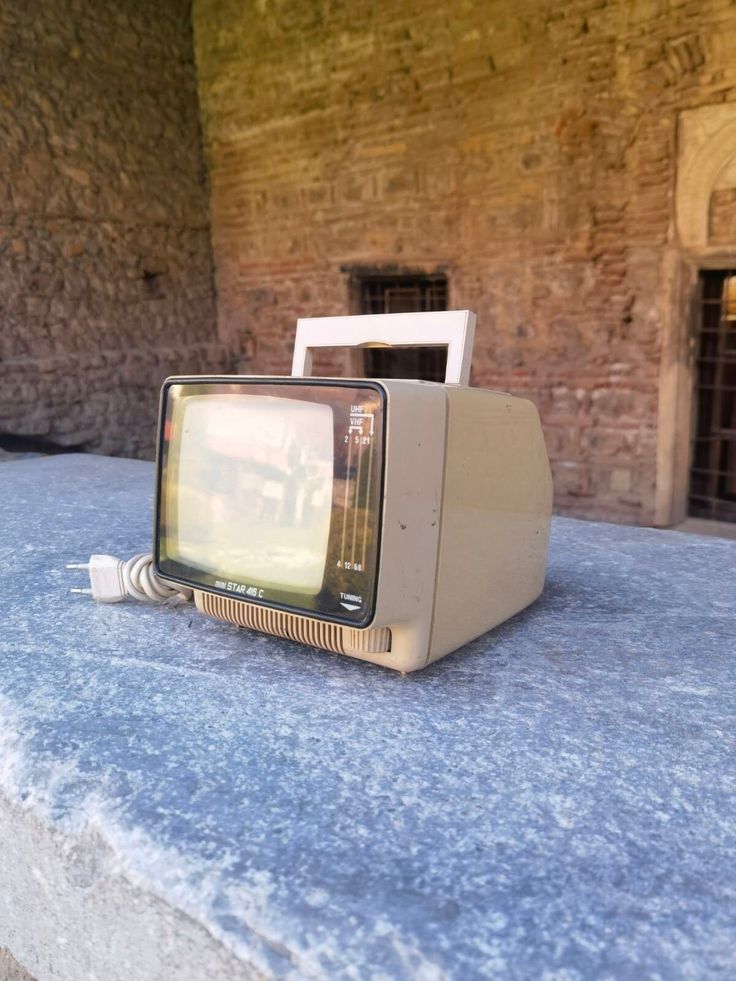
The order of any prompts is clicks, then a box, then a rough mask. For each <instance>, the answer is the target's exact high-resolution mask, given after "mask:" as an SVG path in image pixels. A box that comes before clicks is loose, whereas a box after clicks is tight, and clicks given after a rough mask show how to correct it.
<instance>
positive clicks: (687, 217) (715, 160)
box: [675, 104, 736, 249]
mask: <svg viewBox="0 0 736 981" xmlns="http://www.w3.org/2000/svg"><path fill="white" fill-rule="evenodd" d="M679 137H680V139H679V144H680V145H679V154H678V166H677V187H676V192H675V215H676V222H677V233H678V236H679V238H680V243H681V244H682V245H683V246H685V247H686V248H690V249H699V248H705V247H706V246H707V245H708V216H709V213H710V199H711V194H712V193H713V189H714V187H715V185H716V183H717V182H718V178H719V177H720V176H721V174H722V173H723V172H724V171H725V170H726V169H727V168H729V167H730V166H731V165H733V162H734V160H736V105H734V104H726V105H723V104H721V105H718V106H705V107H704V108H702V109H694V110H692V111H690V112H685V113H682V115H681V119H680V134H679Z"/></svg>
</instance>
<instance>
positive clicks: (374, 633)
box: [195, 591, 391, 654]
mask: <svg viewBox="0 0 736 981" xmlns="http://www.w3.org/2000/svg"><path fill="white" fill-rule="evenodd" d="M195 595H196V599H197V606H198V607H199V609H200V610H201V611H202V612H203V613H206V614H207V615H208V616H211V617H215V619H217V620H225V622H226V623H232V624H234V625H235V626H236V627H246V628H247V629H248V630H260V631H261V633H264V634H273V635H274V636H276V637H285V638H286V639H287V640H295V641H297V642H298V643H299V644H306V645H307V646H308V647H318V648H320V649H321V650H325V651H333V652H334V653H335V654H385V653H388V652H389V651H390V650H391V631H390V629H389V628H388V627H379V628H377V629H370V630H356V628H355V627H343V626H340V624H337V623H326V622H325V621H324V620H314V619H312V618H311V617H301V616H296V615H295V614H294V613H284V612H283V611H282V610H271V609H269V608H268V607H267V606H256V605H255V604H253V603H247V602H244V601H243V600H235V599H230V598H229V597H227V596H216V595H215V594H214V593H203V592H199V591H197V592H196V594H195Z"/></svg>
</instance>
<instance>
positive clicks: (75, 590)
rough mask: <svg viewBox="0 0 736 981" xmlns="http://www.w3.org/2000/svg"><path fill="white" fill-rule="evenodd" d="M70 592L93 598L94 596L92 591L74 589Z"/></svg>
mask: <svg viewBox="0 0 736 981" xmlns="http://www.w3.org/2000/svg"><path fill="white" fill-rule="evenodd" d="M69 592H70V593H80V594H81V595H83V596H91V595H92V590H91V589H74V588H72V589H70V590H69Z"/></svg>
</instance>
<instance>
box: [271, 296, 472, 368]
mask: <svg viewBox="0 0 736 981" xmlns="http://www.w3.org/2000/svg"><path fill="white" fill-rule="evenodd" d="M474 337H475V314H474V313H473V312H472V311H470V310H442V311H436V312H433V313H376V314H368V315H366V316H360V317H310V318H308V319H303V320H299V321H297V325H296V338H295V340H294V360H293V362H292V365H291V373H292V375H294V376H296V377H307V376H308V375H311V374H312V350H313V348H316V347H446V348H447V370H446V372H445V383H446V384H452V385H468V384H469V383H470V362H471V360H472V357H473V339H474Z"/></svg>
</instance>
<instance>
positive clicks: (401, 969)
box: [0, 455, 736, 981]
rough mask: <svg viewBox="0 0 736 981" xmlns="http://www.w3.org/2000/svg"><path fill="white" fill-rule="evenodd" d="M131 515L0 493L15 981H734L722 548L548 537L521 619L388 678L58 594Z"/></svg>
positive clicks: (1, 676) (102, 499)
mask: <svg viewBox="0 0 736 981" xmlns="http://www.w3.org/2000/svg"><path fill="white" fill-rule="evenodd" d="M151 496H152V467H151V465H150V464H146V463H141V462H136V461H127V460H114V459H108V458H101V457H91V456H76V455H64V456H56V457H49V458H43V459H30V460H19V461H17V462H13V463H8V464H7V465H6V466H4V467H2V469H1V471H0V501H1V502H2V503H1V511H0V515H1V518H0V520H1V521H2V537H1V540H0V559H1V561H0V570H1V573H0V575H2V591H1V592H0V617H1V620H2V631H1V632H0V791H1V797H0V825H1V826H2V830H1V831H0V840H2V843H3V845H2V848H3V850H4V857H3V860H2V861H1V862H0V947H3V946H4V947H6V948H7V949H8V950H9V951H10V953H11V954H12V955H13V956H14V957H15V958H16V959H17V960H18V962H20V964H22V965H23V966H24V967H25V968H26V969H28V970H29V971H30V972H31V973H32V974H33V975H34V976H35V977H37V978H39V979H40V981H45V979H51V978H57V979H58V978H59V977H63V978H64V981H75V979H77V978H79V979H81V978H85V979H89V978H100V979H103V978H104V979H105V981H116V979H118V978H121V979H122V978H126V979H127V981H130V978H131V977H135V978H136V981H149V979H152V981H158V979H159V978H160V979H164V978H170V977H174V976H176V977H177V978H185V979H186V978H202V979H203V978H207V979H208V981H209V979H212V978H214V979H217V978H223V979H229V978H241V977H243V978H245V977H258V976H265V977H276V978H341V977H345V978H412V979H414V978H420V979H441V978H453V979H454V978H457V979H462V981H468V979H474V978H486V977H503V978H530V977H535V978H547V979H560V981H562V979H565V981H567V979H577V978H592V977H596V978H636V979H641V978H660V977H666V978H698V979H701V978H721V977H722V978H727V977H728V978H731V977H733V976H734V974H735V973H736V892H735V891H734V882H736V775H735V767H734V762H735V761H736V745H735V741H736V623H735V611H736V575H735V574H734V573H735V572H736V542H734V541H727V540H720V539H716V538H704V537H703V538H701V537H698V536H692V535H682V534H678V533H675V532H659V531H654V530H647V529H637V528H626V527H617V526H613V525H605V524H598V523H592V522H578V521H572V520H557V521H556V522H555V526H554V534H553V540H552V547H551V561H550V571H549V578H548V585H547V588H546V591H545V593H544V595H543V597H542V599H541V600H540V601H539V602H538V603H537V604H535V605H534V606H533V607H532V608H531V609H529V610H528V611H526V612H525V613H523V614H521V615H520V616H518V617H516V618H515V619H514V620H512V621H511V622H509V623H507V624H505V625H504V626H502V627H501V628H499V629H496V630H495V631H493V632H492V633H490V634H488V635H486V636H485V637H482V638H480V639H479V640H477V641H475V642H473V643H471V644H469V645H468V646H467V647H466V648H464V649H463V650H462V651H461V652H459V653H457V654H455V655H453V656H451V657H449V658H447V659H445V660H444V661H441V662H439V663H438V664H436V665H434V666H432V667H431V668H429V669H428V670H426V671H424V672H421V673H418V674H416V675H411V676H409V677H406V678H402V677H400V676H398V675H395V674H393V673H391V672H387V671H385V670H382V669H380V668H376V667H373V666H370V665H367V664H363V663H360V662H354V661H351V660H349V659H347V658H341V657H339V656H336V655H331V654H326V653H321V652H317V651H312V650H309V649H306V648H302V647H299V646H298V645H296V644H292V643H288V642H285V641H281V640H278V639H275V638H269V637H264V636H261V635H258V634H253V633H247V632H244V631H236V630H235V629H234V628H231V627H229V626H226V625H221V624H218V623H215V622H213V621H209V620H207V619H205V618H204V617H201V616H199V615H198V614H197V613H196V612H195V611H194V610H193V609H192V608H179V609H170V608H161V607H145V606H141V605H138V604H134V603H126V604H120V605H117V606H108V607H105V606H96V605H95V604H94V603H92V602H91V601H89V600H87V599H85V598H80V597H77V596H72V595H70V594H69V593H68V592H67V588H68V587H69V586H70V585H72V582H71V581H70V576H72V575H73V574H72V573H69V572H67V571H66V570H65V569H64V564H65V563H66V562H68V561H72V560H75V559H82V560H83V559H85V558H86V557H87V556H88V555H89V553H91V552H93V551H110V552H112V553H113V554H118V555H120V556H128V555H130V554H133V553H134V552H136V551H139V550H140V549H141V548H142V547H144V548H145V547H146V546H147V544H148V542H149V541H150V536H151ZM491 588H492V584H489V589H491Z"/></svg>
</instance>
